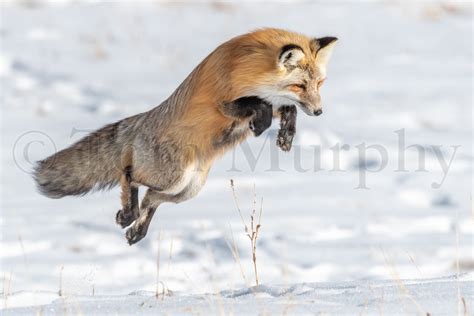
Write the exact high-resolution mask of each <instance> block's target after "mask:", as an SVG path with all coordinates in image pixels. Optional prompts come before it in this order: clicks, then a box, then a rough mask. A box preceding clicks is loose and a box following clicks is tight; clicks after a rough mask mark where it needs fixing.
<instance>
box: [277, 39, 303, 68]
mask: <svg viewBox="0 0 474 316" xmlns="http://www.w3.org/2000/svg"><path fill="white" fill-rule="evenodd" d="M304 56H305V55H304V52H303V49H302V48H301V47H299V46H298V45H294V44H290V45H285V46H283V47H282V49H281V52H280V56H279V57H278V64H279V66H280V67H285V68H286V69H288V70H291V69H293V68H295V67H296V66H297V65H298V62H299V61H300V60H301V59H303V57H304Z"/></svg>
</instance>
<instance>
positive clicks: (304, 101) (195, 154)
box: [34, 29, 337, 244]
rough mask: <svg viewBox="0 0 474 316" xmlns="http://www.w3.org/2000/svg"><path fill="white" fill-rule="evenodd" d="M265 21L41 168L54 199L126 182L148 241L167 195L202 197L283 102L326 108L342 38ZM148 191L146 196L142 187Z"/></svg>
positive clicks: (138, 231) (40, 181) (130, 208)
mask: <svg viewBox="0 0 474 316" xmlns="http://www.w3.org/2000/svg"><path fill="white" fill-rule="evenodd" d="M336 40H337V39H336V38H334V37H324V38H319V39H313V38H309V37H306V36H304V35H300V34H297V33H293V32H289V31H285V30H279V29H262V30H257V31H255V32H251V33H248V34H244V35H241V36H238V37H235V38H233V39H231V40H229V41H228V42H225V43H223V44H222V45H220V46H219V47H217V48H216V49H215V50H214V51H213V52H212V53H211V54H210V55H209V56H207V57H206V58H205V59H204V60H203V61H202V62H201V63H200V64H199V65H198V66H197V67H196V68H195V69H194V70H193V71H192V72H191V74H190V75H189V76H188V77H187V78H186V79H185V80H184V81H183V83H182V84H181V85H180V86H179V87H178V88H177V89H176V90H175V91H174V92H173V94H172V95H171V96H170V97H169V98H168V99H166V100H165V101H164V102H163V103H162V104H160V105H159V106H157V107H155V108H153V109H151V110H150V111H148V112H145V113H141V114H138V115H135V116H132V117H128V118H125V119H123V120H121V121H119V122H116V123H113V124H110V125H107V126H105V127H103V128H101V129H99V130H97V131H95V132H93V133H91V134H90V135H88V136H86V137H85V138H83V139H81V140H80V141H78V142H77V143H75V144H73V145H72V146H70V147H69V148H66V149H64V150H62V151H60V152H58V153H56V154H54V155H52V156H51V157H48V158H46V159H44V160H42V161H40V162H38V165H37V167H36V169H35V174H34V177H35V180H36V182H37V185H38V187H39V190H40V191H41V192H42V193H43V194H45V195H47V196H48V197H51V198H61V197H63V196H66V195H83V194H86V193H87V192H89V191H91V190H93V189H106V188H110V187H113V186H115V185H117V184H120V185H121V188H122V196H121V199H122V209H121V210H120V211H119V212H118V213H117V216H116V221H117V223H118V224H119V225H121V226H122V227H123V228H125V227H128V226H130V225H131V226H130V227H129V228H128V230H127V232H126V237H127V240H128V242H129V244H133V243H136V242H137V241H139V240H141V239H142V238H143V237H144V236H145V235H146V232H147V230H148V226H149V224H150V221H151V218H152V216H153V214H154V212H155V210H156V208H157V207H158V206H159V205H160V204H161V203H163V202H175V203H178V202H181V201H184V200H187V199H190V198H192V197H194V196H195V195H196V194H197V193H198V192H199V190H200V189H201V187H202V186H203V185H204V183H205V181H206V178H207V174H208V172H209V169H210V167H211V165H212V163H213V162H214V161H215V160H216V159H217V158H218V157H219V156H220V155H222V154H223V153H224V152H226V150H228V149H230V148H232V147H233V146H235V145H236V144H239V143H240V142H242V141H243V140H244V139H245V138H246V137H248V136H249V135H251V134H252V133H253V134H254V135H256V136H258V135H260V134H261V133H262V132H263V131H264V130H265V129H267V128H268V127H269V126H270V125H271V122H272V117H273V116H276V115H277V113H280V112H279V111H278V109H279V108H281V107H282V106H285V105H298V106H299V107H300V108H301V109H302V110H303V111H304V112H305V113H307V114H309V115H319V114H321V113H322V109H321V101H320V96H319V88H320V86H321V84H322V82H323V81H324V79H325V76H326V64H327V61H328V59H329V56H330V53H331V51H332V48H333V46H334V43H335V42H336ZM139 186H146V187H148V190H147V192H146V194H145V196H144V198H143V200H142V202H141V204H140V205H139V204H138V187H139Z"/></svg>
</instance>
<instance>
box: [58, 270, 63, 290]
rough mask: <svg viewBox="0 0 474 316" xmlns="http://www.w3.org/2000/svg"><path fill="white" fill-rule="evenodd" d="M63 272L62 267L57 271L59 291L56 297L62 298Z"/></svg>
mask: <svg viewBox="0 0 474 316" xmlns="http://www.w3.org/2000/svg"><path fill="white" fill-rule="evenodd" d="M63 270H64V267H63V266H62V267H61V269H60V270H59V290H58V295H59V296H63V294H64V292H63Z"/></svg>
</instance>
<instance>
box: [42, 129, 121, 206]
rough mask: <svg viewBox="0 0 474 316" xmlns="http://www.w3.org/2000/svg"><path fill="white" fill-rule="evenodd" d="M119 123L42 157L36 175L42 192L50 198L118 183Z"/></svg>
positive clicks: (85, 191)
mask: <svg viewBox="0 0 474 316" xmlns="http://www.w3.org/2000/svg"><path fill="white" fill-rule="evenodd" d="M119 124H120V122H117V123H113V124H110V125H106V126H104V127H103V128H101V129H99V130H97V131H95V132H93V133H91V134H89V135H88V136H86V137H84V138H83V139H81V140H80V141H78V142H77V143H75V144H74V145H72V146H70V147H68V148H66V149H64V150H61V151H60V152H58V153H56V154H54V155H52V156H50V157H48V158H46V159H44V160H42V161H39V162H38V164H37V166H36V168H35V170H34V175H33V176H34V179H35V180H36V183H37V186H38V189H39V190H40V192H41V193H42V194H44V195H46V196H48V197H50V198H61V197H64V196H66V195H84V194H86V193H87V192H89V191H91V190H93V189H97V190H101V189H107V188H111V187H113V186H115V185H117V184H118V182H119V181H120V176H121V167H120V155H121V151H122V150H121V149H122V147H123V146H122V145H121V144H120V143H119V141H118V127H119Z"/></svg>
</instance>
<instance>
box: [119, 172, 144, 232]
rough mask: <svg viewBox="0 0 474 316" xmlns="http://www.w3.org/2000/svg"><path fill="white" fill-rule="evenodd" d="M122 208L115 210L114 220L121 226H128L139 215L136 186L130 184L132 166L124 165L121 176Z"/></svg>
mask: <svg viewBox="0 0 474 316" xmlns="http://www.w3.org/2000/svg"><path fill="white" fill-rule="evenodd" d="M120 185H121V188H122V193H121V196H120V198H121V200H122V209H121V210H119V211H118V212H117V215H116V216H115V222H116V223H117V224H119V225H120V226H121V227H122V228H125V227H127V226H130V224H132V223H133V221H135V220H136V219H137V218H138V216H139V215H140V214H139V213H140V210H139V207H138V187H136V186H134V185H132V168H131V167H130V166H129V167H126V168H125V170H124V172H123V174H122V176H121V178H120Z"/></svg>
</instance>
